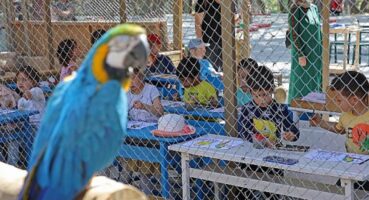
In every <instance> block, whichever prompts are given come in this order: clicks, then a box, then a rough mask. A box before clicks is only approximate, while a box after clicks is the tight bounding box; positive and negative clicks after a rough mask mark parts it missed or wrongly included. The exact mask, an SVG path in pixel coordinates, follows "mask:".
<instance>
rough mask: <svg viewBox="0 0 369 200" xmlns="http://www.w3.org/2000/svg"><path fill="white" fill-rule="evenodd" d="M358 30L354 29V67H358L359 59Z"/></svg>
mask: <svg viewBox="0 0 369 200" xmlns="http://www.w3.org/2000/svg"><path fill="white" fill-rule="evenodd" d="M360 39H361V38H360V30H357V31H356V46H355V49H354V51H355V58H354V67H355V69H357V70H358V69H359V59H360V51H359V50H360V42H361V41H360Z"/></svg>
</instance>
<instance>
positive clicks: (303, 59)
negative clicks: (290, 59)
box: [299, 56, 307, 67]
mask: <svg viewBox="0 0 369 200" xmlns="http://www.w3.org/2000/svg"><path fill="white" fill-rule="evenodd" d="M306 63H307V61H306V57H305V56H302V57H299V65H300V66H301V67H305V66H306Z"/></svg>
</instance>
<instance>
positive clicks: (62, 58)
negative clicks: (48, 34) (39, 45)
mask: <svg viewBox="0 0 369 200" xmlns="http://www.w3.org/2000/svg"><path fill="white" fill-rule="evenodd" d="M77 50H78V49H77V42H76V41H75V40H73V39H66V40H63V41H61V42H60V43H59V45H58V50H57V52H56V56H57V57H58V60H59V63H60V64H61V66H62V69H61V71H60V81H62V80H63V79H64V78H65V77H67V76H69V75H71V74H72V72H74V71H76V70H77V68H78V66H77V64H76V59H77V56H78V55H77Z"/></svg>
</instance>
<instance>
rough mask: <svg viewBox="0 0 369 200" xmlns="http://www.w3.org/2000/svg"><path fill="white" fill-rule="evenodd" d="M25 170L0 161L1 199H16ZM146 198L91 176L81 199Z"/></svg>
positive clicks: (138, 192)
mask: <svg viewBox="0 0 369 200" xmlns="http://www.w3.org/2000/svg"><path fill="white" fill-rule="evenodd" d="M26 175H27V172H26V171H25V170H21V169H18V168H16V167H13V166H11V165H8V164H5V163H2V162H0V197H1V199H2V200H13V199H17V196H18V193H19V192H20V190H21V187H22V185H23V180H24V178H25V177H26ZM92 199H99V200H104V199H111V200H118V199H119V200H130V199H135V200H147V197H146V196H145V194H143V193H142V192H140V191H139V190H137V189H136V188H135V187H133V186H130V185H125V184H122V183H118V182H116V181H113V180H111V179H108V178H106V177H104V176H95V177H93V178H92V180H91V183H90V186H89V187H88V188H87V192H86V194H85V196H84V197H83V198H82V200H92Z"/></svg>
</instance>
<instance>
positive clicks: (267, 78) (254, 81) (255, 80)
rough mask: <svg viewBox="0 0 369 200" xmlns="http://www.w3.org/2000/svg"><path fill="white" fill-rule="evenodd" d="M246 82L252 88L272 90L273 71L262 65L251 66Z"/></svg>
mask: <svg viewBox="0 0 369 200" xmlns="http://www.w3.org/2000/svg"><path fill="white" fill-rule="evenodd" d="M246 83H247V85H248V86H249V87H250V88H251V89H252V90H260V89H261V90H274V75H273V72H272V71H271V70H270V69H269V68H267V67H266V66H263V65H262V66H258V67H256V68H251V69H250V71H249V76H248V77H247V80H246Z"/></svg>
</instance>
